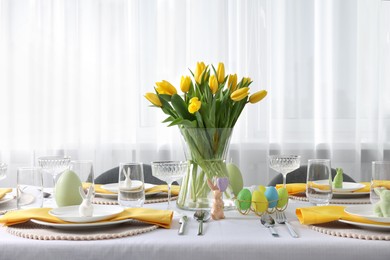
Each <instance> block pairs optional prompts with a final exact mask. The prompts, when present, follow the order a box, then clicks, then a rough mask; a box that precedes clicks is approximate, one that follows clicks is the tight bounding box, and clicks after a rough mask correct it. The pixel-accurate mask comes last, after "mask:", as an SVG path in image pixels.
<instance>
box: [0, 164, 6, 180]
mask: <svg viewBox="0 0 390 260" xmlns="http://www.w3.org/2000/svg"><path fill="white" fill-rule="evenodd" d="M6 176H7V164H5V163H0V180H2V179H5V177H6Z"/></svg>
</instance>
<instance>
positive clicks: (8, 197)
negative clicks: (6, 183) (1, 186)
mask: <svg viewBox="0 0 390 260" xmlns="http://www.w3.org/2000/svg"><path fill="white" fill-rule="evenodd" d="M13 199H14V196H12V195H11V194H5V196H4V197H2V198H1V200H0V204H2V203H6V202H8V201H10V200H13Z"/></svg>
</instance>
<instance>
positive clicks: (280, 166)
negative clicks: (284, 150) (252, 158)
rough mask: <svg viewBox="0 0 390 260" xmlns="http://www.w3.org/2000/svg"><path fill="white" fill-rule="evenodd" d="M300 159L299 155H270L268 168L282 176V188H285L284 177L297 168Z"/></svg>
mask: <svg viewBox="0 0 390 260" xmlns="http://www.w3.org/2000/svg"><path fill="white" fill-rule="evenodd" d="M300 163H301V157H300V156H299V155H270V156H269V167H271V169H274V170H275V171H277V172H280V173H281V174H282V175H283V187H284V188H286V176H287V174H288V173H290V172H292V171H294V170H296V169H298V168H299V166H300Z"/></svg>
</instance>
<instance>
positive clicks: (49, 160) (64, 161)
mask: <svg viewBox="0 0 390 260" xmlns="http://www.w3.org/2000/svg"><path fill="white" fill-rule="evenodd" d="M69 163H70V157H68V156H43V157H39V158H38V164H39V166H41V167H42V169H43V170H44V171H46V172H48V173H49V174H50V175H51V176H52V177H53V187H55V186H56V183H57V180H58V177H59V175H60V174H61V173H62V172H64V171H65V170H66V169H68V167H69ZM53 193H54V188H53ZM53 195H54V194H53ZM53 197H54V196H53Z"/></svg>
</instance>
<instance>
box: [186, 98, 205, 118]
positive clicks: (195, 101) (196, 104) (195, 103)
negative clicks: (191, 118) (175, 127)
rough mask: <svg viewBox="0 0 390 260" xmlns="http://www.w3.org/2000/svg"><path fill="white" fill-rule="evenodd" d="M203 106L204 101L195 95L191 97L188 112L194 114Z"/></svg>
mask: <svg viewBox="0 0 390 260" xmlns="http://www.w3.org/2000/svg"><path fill="white" fill-rule="evenodd" d="M201 106H202V102H200V101H199V98H197V97H193V98H191V99H190V105H189V106H188V112H190V113H191V114H194V113H195V112H196V111H198V110H199V109H200V107H201Z"/></svg>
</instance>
